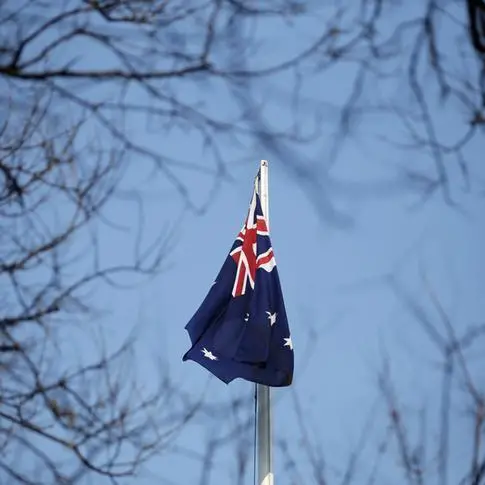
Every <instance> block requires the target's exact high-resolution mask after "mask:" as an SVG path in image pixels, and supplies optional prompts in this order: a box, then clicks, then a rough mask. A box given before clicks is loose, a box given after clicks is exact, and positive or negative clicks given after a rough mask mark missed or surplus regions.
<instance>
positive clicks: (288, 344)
mask: <svg viewBox="0 0 485 485" xmlns="http://www.w3.org/2000/svg"><path fill="white" fill-rule="evenodd" d="M283 340H284V341H285V345H283V347H290V349H291V350H293V342H292V341H291V337H288V338H285V339H283Z"/></svg>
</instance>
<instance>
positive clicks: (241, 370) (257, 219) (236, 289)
mask: <svg viewBox="0 0 485 485" xmlns="http://www.w3.org/2000/svg"><path fill="white" fill-rule="evenodd" d="M185 328H186V330H187V331H188V333H189V336H190V340H191V341H192V347H191V349H190V350H189V351H188V352H187V353H186V354H185V355H184V357H183V360H184V361H185V360H193V361H195V362H197V363H198V364H200V365H202V366H203V367H205V368H206V369H207V370H208V371H210V372H211V373H212V374H214V375H215V376H216V377H218V378H219V379H221V380H222V381H223V382H225V383H226V384H227V383H229V382H231V381H232V380H234V379H236V378H238V377H240V378H242V379H245V380H248V381H252V382H256V383H258V384H263V385H266V386H274V387H277V386H278V387H281V386H289V385H290V384H291V382H292V379H293V344H292V342H291V336H290V330H289V326H288V319H287V316H286V311H285V305H284V301H283V294H282V292H281V286H280V280H279V276H278V270H277V268H276V262H275V258H274V254H273V248H272V247H271V241H270V238H269V231H268V227H267V224H266V220H265V218H264V216H263V211H262V209H261V202H260V199H259V195H258V194H257V192H256V190H255V191H254V193H253V197H252V199H251V204H250V207H249V213H248V217H247V219H246V221H245V223H244V225H243V228H242V229H241V232H240V233H239V234H238V236H237V238H236V241H235V242H234V244H233V246H232V248H231V251H230V252H229V255H228V257H227V259H226V261H225V262H224V265H223V266H222V269H221V270H220V272H219V274H218V276H217V278H216V280H215V281H214V283H213V284H212V287H211V289H210V290H209V293H208V295H207V296H206V298H205V300H204V301H203V303H202V305H201V306H200V307H199V309H198V310H197V312H196V313H195V315H194V316H193V317H192V319H191V320H190V321H189V323H188V324H187V325H186V327H185Z"/></svg>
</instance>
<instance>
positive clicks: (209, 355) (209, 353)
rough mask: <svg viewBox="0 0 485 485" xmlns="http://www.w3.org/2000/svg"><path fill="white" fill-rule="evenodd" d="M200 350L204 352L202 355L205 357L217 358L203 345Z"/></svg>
mask: <svg viewBox="0 0 485 485" xmlns="http://www.w3.org/2000/svg"><path fill="white" fill-rule="evenodd" d="M201 352H202V353H203V354H204V357H207V358H208V359H210V360H217V357H216V356H215V355H214V354H213V353H212V352H210V351H209V350H207V349H206V348H205V347H204V348H203V349H202V351H201Z"/></svg>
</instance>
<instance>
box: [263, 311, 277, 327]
mask: <svg viewBox="0 0 485 485" xmlns="http://www.w3.org/2000/svg"><path fill="white" fill-rule="evenodd" d="M266 314H267V315H268V320H269V324H270V325H271V326H273V325H274V324H275V323H276V315H278V314H277V313H276V312H274V313H271V312H266Z"/></svg>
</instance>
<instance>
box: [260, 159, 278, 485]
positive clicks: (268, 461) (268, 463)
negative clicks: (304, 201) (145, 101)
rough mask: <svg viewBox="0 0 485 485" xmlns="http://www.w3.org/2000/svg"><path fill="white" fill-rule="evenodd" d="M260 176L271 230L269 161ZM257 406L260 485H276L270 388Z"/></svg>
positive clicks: (263, 391) (264, 389) (263, 162)
mask: <svg viewBox="0 0 485 485" xmlns="http://www.w3.org/2000/svg"><path fill="white" fill-rule="evenodd" d="M259 174H260V176H259V197H260V200H261V208H262V210H263V214H264V217H265V219H266V224H267V226H268V229H269V204H268V161H267V160H261V165H260V172H259ZM256 405H257V408H256V412H257V415H256V426H257V457H258V463H257V470H258V474H257V476H258V485H274V475H273V449H272V448H273V447H272V445H273V443H272V429H271V424H272V422H271V421H272V419H271V418H272V416H271V392H270V388H269V387H268V386H263V385H261V384H256Z"/></svg>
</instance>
